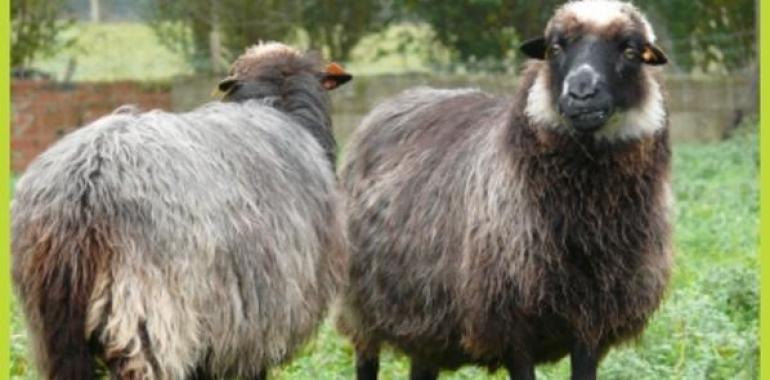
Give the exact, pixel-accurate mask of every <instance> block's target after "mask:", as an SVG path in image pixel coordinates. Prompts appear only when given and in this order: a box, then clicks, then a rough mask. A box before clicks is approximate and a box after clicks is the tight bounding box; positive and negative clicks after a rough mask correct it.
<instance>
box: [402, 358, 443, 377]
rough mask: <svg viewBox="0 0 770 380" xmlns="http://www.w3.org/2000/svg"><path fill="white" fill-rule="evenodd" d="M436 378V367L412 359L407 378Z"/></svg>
mask: <svg viewBox="0 0 770 380" xmlns="http://www.w3.org/2000/svg"><path fill="white" fill-rule="evenodd" d="M436 379H438V368H436V367H433V366H430V365H426V364H424V363H420V362H419V361H417V360H414V359H412V363H411V368H409V380H436Z"/></svg>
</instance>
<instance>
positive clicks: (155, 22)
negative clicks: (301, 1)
mask: <svg viewBox="0 0 770 380" xmlns="http://www.w3.org/2000/svg"><path fill="white" fill-rule="evenodd" d="M145 10H146V12H147V18H148V20H149V24H150V26H151V27H152V28H153V29H154V31H155V32H156V34H157V35H158V37H159V38H160V40H161V42H163V44H164V45H166V46H167V47H169V48H171V49H172V50H173V51H177V52H180V53H182V54H183V55H184V56H185V57H186V59H187V60H188V61H189V62H190V63H191V65H192V67H193V68H194V69H195V71H198V72H201V71H210V70H211V69H212V68H215V67H216V66H217V65H219V64H220V63H221V62H216V64H217V65H214V64H213V62H212V59H217V60H222V61H223V62H229V61H231V60H232V58H234V57H235V56H237V55H238V54H240V53H241V52H242V51H243V49H244V48H246V47H248V46H250V45H253V44H254V43H256V42H257V41H260V40H286V39H288V38H289V37H290V36H291V35H292V33H293V31H294V30H295V29H294V25H295V24H296V22H297V19H296V16H293V15H295V14H296V13H297V2H296V1H285V0H216V1H213V0H190V1H185V2H178V1H168V0H145ZM215 30H216V31H217V32H218V33H219V38H220V44H221V48H222V51H221V52H219V56H217V57H213V58H212V51H211V46H212V38H213V36H212V32H214V31H215ZM215 55H216V54H215Z"/></svg>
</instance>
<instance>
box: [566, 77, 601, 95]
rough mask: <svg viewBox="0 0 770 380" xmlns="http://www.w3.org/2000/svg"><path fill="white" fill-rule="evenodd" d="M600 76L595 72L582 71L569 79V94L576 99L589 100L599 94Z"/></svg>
mask: <svg viewBox="0 0 770 380" xmlns="http://www.w3.org/2000/svg"><path fill="white" fill-rule="evenodd" d="M598 82H599V81H598V78H596V75H595V74H592V73H589V72H581V73H578V74H577V75H575V76H574V77H572V78H570V80H569V81H567V85H568V86H569V96H570V97H571V98H572V99H575V100H588V99H591V98H593V97H595V96H596V95H597V94H599V86H598Z"/></svg>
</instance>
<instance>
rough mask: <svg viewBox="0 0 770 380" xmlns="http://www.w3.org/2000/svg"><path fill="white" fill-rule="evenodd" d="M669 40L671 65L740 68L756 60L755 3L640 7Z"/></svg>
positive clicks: (653, 2)
mask: <svg viewBox="0 0 770 380" xmlns="http://www.w3.org/2000/svg"><path fill="white" fill-rule="evenodd" d="M641 5H642V7H643V8H644V9H645V10H647V11H648V12H649V13H650V14H651V15H652V16H653V17H654V19H656V20H659V21H660V22H661V24H662V25H660V26H662V27H663V28H664V29H665V32H666V33H667V34H668V36H667V37H670V39H671V46H670V49H671V52H670V53H671V54H670V55H672V58H674V62H675V63H676V64H677V65H679V66H681V67H682V68H684V69H686V70H689V69H692V68H694V67H697V68H700V69H702V70H707V71H713V70H714V68H715V66H716V68H722V69H725V70H734V69H740V68H743V67H744V66H745V65H746V64H747V63H750V62H751V61H752V60H753V59H755V57H756V35H755V18H756V16H757V15H756V12H755V10H756V8H755V1H754V0H696V1H693V0H647V1H646V2H644V3H642V4H641Z"/></svg>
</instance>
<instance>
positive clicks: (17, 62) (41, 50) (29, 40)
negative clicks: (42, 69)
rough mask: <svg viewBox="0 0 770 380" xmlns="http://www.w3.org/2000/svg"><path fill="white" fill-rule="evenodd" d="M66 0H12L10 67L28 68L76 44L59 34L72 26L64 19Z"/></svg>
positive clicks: (70, 20)
mask: <svg viewBox="0 0 770 380" xmlns="http://www.w3.org/2000/svg"><path fill="white" fill-rule="evenodd" d="M65 2H66V1H65V0H11V67H28V66H29V65H31V64H32V63H33V62H34V61H35V59H38V58H42V57H46V56H50V55H52V54H55V53H56V52H58V51H59V50H61V49H63V48H65V47H68V46H71V45H72V44H74V43H75V39H74V38H63V37H62V36H61V32H62V31H64V30H66V29H67V28H69V27H70V26H71V25H72V23H73V22H74V21H73V20H72V19H69V18H65V17H63V12H64V4H65Z"/></svg>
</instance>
